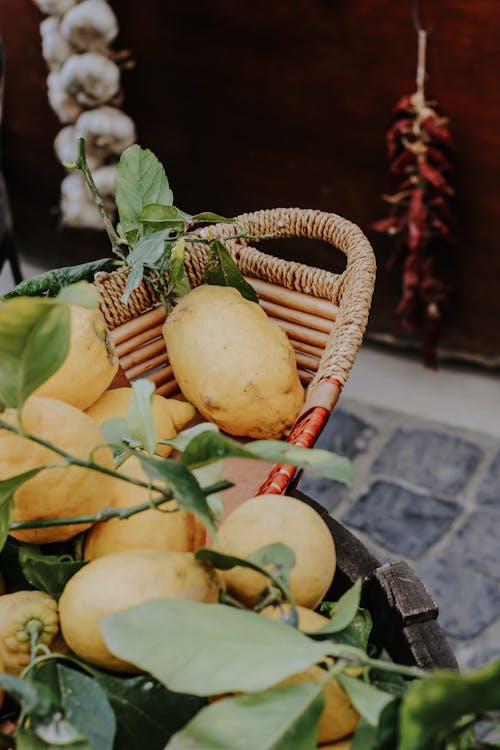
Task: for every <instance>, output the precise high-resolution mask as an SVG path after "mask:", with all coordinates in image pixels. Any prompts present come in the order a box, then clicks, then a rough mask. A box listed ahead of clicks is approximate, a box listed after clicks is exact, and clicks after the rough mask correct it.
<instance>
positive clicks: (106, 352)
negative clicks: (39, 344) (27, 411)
mask: <svg viewBox="0 0 500 750" xmlns="http://www.w3.org/2000/svg"><path fill="white" fill-rule="evenodd" d="M70 313H71V336H70V343H69V350H68V354H67V356H66V359H65V360H64V362H63V363H62V365H61V366H60V368H59V369H58V370H56V372H55V373H54V374H53V375H51V376H50V378H49V379H48V380H46V381H45V383H42V385H41V386H40V387H39V388H37V389H36V391H35V392H34V394H33V395H35V396H44V397H49V398H57V399H60V400H61V401H66V402H67V403H68V404H71V405H72V406H76V407H78V408H79V409H87V408H88V407H89V406H90V405H91V404H93V403H94V401H96V400H97V399H98V398H99V396H100V395H101V394H102V393H104V391H105V390H106V388H107V387H108V385H109V384H110V383H111V381H112V380H113V378H114V376H115V375H116V372H117V370H118V357H117V356H116V353H115V349H114V345H113V342H112V340H111V338H110V336H109V332H108V329H107V328H106V323H105V322H104V318H103V316H102V313H101V311H100V310H98V309H96V308H89V307H81V306H80V305H70Z"/></svg>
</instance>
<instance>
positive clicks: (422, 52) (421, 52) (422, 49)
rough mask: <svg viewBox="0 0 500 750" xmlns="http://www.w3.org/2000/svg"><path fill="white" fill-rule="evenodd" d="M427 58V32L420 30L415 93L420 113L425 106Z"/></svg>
mask: <svg viewBox="0 0 500 750" xmlns="http://www.w3.org/2000/svg"><path fill="white" fill-rule="evenodd" d="M426 56H427V32H426V31H424V30H423V29H420V30H419V32H418V61H417V91H416V106H417V110H418V112H419V113H420V112H421V111H422V110H423V108H424V105H425V74H426Z"/></svg>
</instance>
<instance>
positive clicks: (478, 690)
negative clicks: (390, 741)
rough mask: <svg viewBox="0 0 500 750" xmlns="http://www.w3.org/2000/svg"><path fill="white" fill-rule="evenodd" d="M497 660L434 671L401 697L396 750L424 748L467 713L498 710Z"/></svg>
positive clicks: (499, 676) (499, 677)
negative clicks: (464, 671) (457, 669)
mask: <svg viewBox="0 0 500 750" xmlns="http://www.w3.org/2000/svg"><path fill="white" fill-rule="evenodd" d="M499 706H500V660H497V661H494V662H492V663H491V664H488V665H487V666H485V667H482V668H481V669H477V670H475V671H474V672H470V673H469V674H462V675H461V674H457V673H456V672H445V671H437V672H434V673H433V675H432V676H431V677H429V678H428V679H426V680H421V681H420V680H419V681H415V682H414V683H413V684H412V685H411V686H410V688H409V689H408V692H407V693H406V695H405V696H404V697H403V701H402V705H401V712H400V725H399V728H400V740H399V745H398V746H397V750H427V748H429V747H432V746H433V740H434V739H435V738H436V737H437V736H438V735H439V733H440V732H441V731H444V730H450V729H451V728H452V727H453V725H454V723H455V722H457V721H458V720H459V719H460V718H461V717H463V716H465V715H468V714H473V715H474V714H481V713H482V712H484V711H494V710H498V708H499Z"/></svg>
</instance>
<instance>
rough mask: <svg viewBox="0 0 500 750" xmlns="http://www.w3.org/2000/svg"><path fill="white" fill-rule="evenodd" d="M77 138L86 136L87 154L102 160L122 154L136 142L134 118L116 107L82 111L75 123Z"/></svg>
mask: <svg viewBox="0 0 500 750" xmlns="http://www.w3.org/2000/svg"><path fill="white" fill-rule="evenodd" d="M75 136H76V138H84V139H85V143H86V146H87V154H91V155H92V156H94V157H95V158H98V157H100V158H101V159H102V160H104V159H106V158H107V157H109V156H110V155H112V154H113V155H118V154H121V152H122V151H124V150H125V149H126V148H127V147H128V146H131V145H132V143H135V140H136V130H135V125H134V123H133V120H132V119H131V118H130V117H129V116H128V115H126V114H124V112H121V111H120V110H119V109H116V108H115V107H98V108H97V109H91V110H88V111H86V112H82V114H81V115H80V117H79V118H78V120H77V122H76V124H75Z"/></svg>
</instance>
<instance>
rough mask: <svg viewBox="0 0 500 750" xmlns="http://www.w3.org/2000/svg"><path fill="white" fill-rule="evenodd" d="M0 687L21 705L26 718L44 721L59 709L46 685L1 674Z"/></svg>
mask: <svg viewBox="0 0 500 750" xmlns="http://www.w3.org/2000/svg"><path fill="white" fill-rule="evenodd" d="M0 687H1V688H3V689H4V690H5V692H6V693H8V694H9V695H10V696H12V698H14V699H15V700H16V701H17V702H18V703H20V704H21V707H22V713H23V715H24V716H26V715H28V714H29V715H30V716H32V717H35V718H36V719H37V720H40V721H41V720H43V719H45V718H46V717H47V716H49V715H50V713H51V711H52V710H53V709H54V708H56V707H57V698H56V696H55V695H54V694H53V693H52V691H51V690H48V689H47V688H46V687H45V686H44V685H38V684H37V683H35V682H31V681H28V680H24V679H21V678H20V677H14V676H13V675H10V674H3V673H1V672H0Z"/></svg>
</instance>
